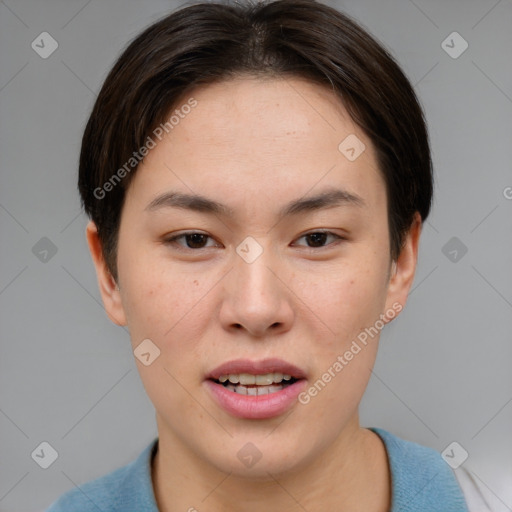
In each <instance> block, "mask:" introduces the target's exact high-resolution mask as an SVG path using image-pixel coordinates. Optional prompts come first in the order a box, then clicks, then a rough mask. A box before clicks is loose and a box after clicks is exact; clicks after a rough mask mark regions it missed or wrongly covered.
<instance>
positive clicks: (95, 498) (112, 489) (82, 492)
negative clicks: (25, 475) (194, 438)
mask: <svg viewBox="0 0 512 512" xmlns="http://www.w3.org/2000/svg"><path fill="white" fill-rule="evenodd" d="M157 442H158V440H157V439H155V440H153V441H152V442H151V443H150V444H149V445H148V446H147V447H146V448H145V449H144V450H143V451H142V453H141V454H140V455H139V456H138V457H137V459H136V460H134V461H132V462H131V463H130V464H127V465H126V466H123V467H121V468H118V469H116V470H115V471H112V472H111V473H108V474H107V475H104V476H102V477H100V478H96V479H95V480H91V481H89V482H86V483H85V484H83V485H80V486H76V487H75V488H73V489H71V490H70V491H68V492H66V493H65V494H63V495H62V496H61V497H60V498H59V499H58V500H57V501H56V502H54V503H53V504H52V505H51V506H50V508H48V509H47V510H46V512H89V511H91V512H97V511H98V510H101V511H103V512H115V511H121V510H127V508H126V507H127V506H133V507H136V508H134V509H133V510H135V509H136V510H137V511H138V512H142V511H147V512H153V511H157V510H158V509H157V508H156V503H155V501H154V494H153V489H152V483H151V459H152V456H153V452H154V450H155V449H156V445H157Z"/></svg>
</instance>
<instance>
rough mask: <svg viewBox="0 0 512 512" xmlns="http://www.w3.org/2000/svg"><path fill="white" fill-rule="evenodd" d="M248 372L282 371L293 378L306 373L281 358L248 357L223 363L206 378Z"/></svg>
mask: <svg viewBox="0 0 512 512" xmlns="http://www.w3.org/2000/svg"><path fill="white" fill-rule="evenodd" d="M241 373H248V374H251V375H265V374H269V373H282V374H283V375H290V376H291V377H293V378H294V379H297V380H299V379H304V378H305V377H306V373H305V372H304V371H303V370H301V369H300V368H299V367H297V366H295V365H293V364H291V363H288V362H286V361H283V360H282V359H263V360H261V361H251V360H249V359H237V360H234V361H228V362H227V363H223V364H221V365H220V366H218V367H217V368H215V369H214V370H212V371H211V372H210V373H209V374H208V375H207V376H206V378H207V379H212V380H218V379H219V378H220V377H222V376H223V375H239V374H241Z"/></svg>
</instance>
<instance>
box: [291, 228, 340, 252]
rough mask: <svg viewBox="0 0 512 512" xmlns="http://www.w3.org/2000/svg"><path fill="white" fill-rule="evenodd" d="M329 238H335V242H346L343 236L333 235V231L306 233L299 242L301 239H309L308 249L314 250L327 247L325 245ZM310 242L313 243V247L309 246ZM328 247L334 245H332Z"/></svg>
mask: <svg viewBox="0 0 512 512" xmlns="http://www.w3.org/2000/svg"><path fill="white" fill-rule="evenodd" d="M329 237H332V238H334V240H335V241H336V240H345V238H343V237H342V236H340V235H337V234H336V233H333V232H331V231H313V232H311V233H306V234H305V235H302V236H301V237H299V238H298V239H297V240H300V239H301V238H305V239H307V241H308V245H307V247H309V248H312V249H314V248H317V247H325V243H326V241H327V240H328V239H329ZM309 242H311V245H309ZM299 245H300V244H299ZM328 245H332V243H331V244H328Z"/></svg>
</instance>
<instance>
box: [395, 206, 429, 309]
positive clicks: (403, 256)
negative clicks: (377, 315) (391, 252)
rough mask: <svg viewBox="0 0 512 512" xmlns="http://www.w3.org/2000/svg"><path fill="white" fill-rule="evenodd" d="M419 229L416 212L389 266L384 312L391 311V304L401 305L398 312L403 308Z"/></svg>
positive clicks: (413, 262) (414, 265)
mask: <svg viewBox="0 0 512 512" xmlns="http://www.w3.org/2000/svg"><path fill="white" fill-rule="evenodd" d="M421 227H422V222H421V216H420V214H419V213H418V212H416V214H415V216H414V220H413V222H412V224H411V227H410V229H409V232H408V233H407V236H406V239H405V241H404V245H403V247H402V250H401V251H400V255H399V256H398V258H397V260H396V261H394V262H393V263H392V266H391V274H390V279H389V283H388V294H387V298H386V311H387V310H389V309H393V304H395V305H396V304H397V303H398V304H400V305H401V308H400V310H401V309H402V308H403V307H405V303H406V302H407V296H408V294H409V291H410V289H411V286H412V283H413V281H414V275H415V272H416V264H417V261H418V248H419V240H420V235H421Z"/></svg>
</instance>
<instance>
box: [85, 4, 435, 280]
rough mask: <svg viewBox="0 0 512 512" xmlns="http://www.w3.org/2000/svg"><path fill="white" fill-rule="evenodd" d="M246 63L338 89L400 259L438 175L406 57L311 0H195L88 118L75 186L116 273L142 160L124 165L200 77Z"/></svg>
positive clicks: (234, 71) (152, 35)
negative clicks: (364, 140)
mask: <svg viewBox="0 0 512 512" xmlns="http://www.w3.org/2000/svg"><path fill="white" fill-rule="evenodd" d="M246 74H249V75H253V76H262V75H265V76H296V77H301V78H306V79H308V80H310V81H312V82H314V83H317V84H320V85H322V86H324V87H328V88H330V89H331V90H333V91H334V92H335V93H336V94H337V95H338V96H339V98H340V100H341V101H342V103H343V105H344V106H345V108H346V109H347V110H348V112H349V114H350V115H351V117H352V118H353V120H354V121H355V122H356V123H357V124H358V125H359V126H360V127H361V128H362V129H363V131H364V132H365V133H366V134H367V135H368V137H369V138H370V140H371V141H372V143H373V145H374V146H375V149H376V154H377V157H378V164H379V169H380V171H381V172H382V175H383V177H384V180H385V183H386V192H387V198H388V224H389V233H390V247H391V258H392V259H393V260H396V259H397V258H398V256H399V254H400V251H401V248H402V246H403V242H404V240H405V235H406V234H407V232H408V230H409V228H410V227H411V223H412V221H413V217H414V214H415V212H419V213H420V215H421V218H422V220H425V218H426V217H427V216H428V214H429V211H430V207H431V202H432V193H433V175H432V162H431V156H430V147H429V140H428V132H427V128H426V123H425V119H424V116H423V112H422V109H421V107H420V104H419V102H418V99H417V97H416V95H415V93H414V91H413V88H412V86H411V84H410V82H409V81H408V79H407V78H406V77H405V75H404V73H403V72H402V71H401V69H400V67H399V66H398V64H397V63H396V62H395V60H394V59H393V58H392V57H391V56H390V54H389V53H388V52H387V51H386V50H385V49H384V48H383V47H382V45H381V44H379V43H378V42H377V41H376V40H375V39H374V38H373V37H372V36H370V35H369V34H368V33H367V32H366V30H364V29H363V28H362V27H361V26H360V25H359V24H357V23H356V22H355V21H353V20H352V19H350V18H349V17H348V16H346V15H344V14H342V13H340V12H339V11H337V10H335V9H333V8H331V7H328V6H326V5H323V4H320V3H317V2H316V1H315V0H277V1H273V2H256V3H251V2H247V3H246V4H245V5H242V4H240V3H238V2H237V3H232V2H230V1H229V0H228V1H226V2H224V3H220V2H219V3H212V2H205V3H197V4H194V5H189V6H187V7H184V8H181V9H179V10H177V11H176V12H173V13H172V14H170V15H168V16H166V17H165V18H163V19H161V20H159V21H157V22H156V23H154V24H152V25H151V26H149V27H148V28H147V29H145V30H144V31H143V32H142V33H141V34H140V35H138V36H137V37H136V38H135V39H134V40H133V41H132V42H131V43H130V44H129V45H128V47H127V48H126V49H125V50H124V52H123V53H122V54H121V56H120V57H119V58H118V60H117V62H116V63H115V64H114V66H113V68H112V70H111V71H110V73H109V74H108V76H107V78H106V80H105V82H104V84H103V87H102V88H101V91H100V93H99V95H98V98H97V100H96V103H95V105H94V108H93V110H92V113H91V116H90V118H89V120H88V123H87V126H86V128H85V132H84V135H83V140H82V148H81V154H80V168H79V180H78V186H79V191H80V195H81V199H82V205H83V207H84V209H85V212H86V213H87V214H88V215H89V217H90V218H92V220H93V221H94V222H95V224H96V226H97V228H98V234H99V238H100V241H101V243H102V247H103V255H104V257H105V261H106V263H107V265H108V268H109V270H110V272H111V273H112V275H113V276H114V278H116V279H117V266H116V253H117V237H118V232H119V224H120V218H121V211H122V207H123V203H124V198H125V192H126V190H127V187H128V186H129V184H130V181H131V179H132V178H133V176H134V174H135V172H136V170H137V165H136V164H137V163H138V162H135V161H132V163H133V166H132V167H133V170H131V172H120V171H121V168H122V166H123V165H125V164H126V162H128V161H129V160H130V158H133V154H134V152H136V151H137V150H138V149H139V148H141V147H144V144H145V141H146V140H147V137H148V136H149V134H150V133H151V132H152V130H153V129H154V128H155V127H156V126H158V125H159V124H163V123H165V122H166V119H167V117H168V116H169V112H170V111H171V110H172V109H173V108H175V106H176V105H177V101H178V100H179V99H180V98H183V97H184V94H186V93H187V92H188V91H190V90H192V88H194V87H195V86H198V85H202V84H211V83H214V82H218V81H222V80H227V79H229V78H232V77H237V76H240V75H246ZM340 142H341V141H340ZM128 170H130V169H128ZM125 171H126V165H125ZM116 173H117V174H116ZM114 178H115V179H118V180H119V185H118V186H115V185H117V183H116V182H113V181H112V180H113V179H114ZM121 178H122V179H121ZM107 183H110V186H105V185H106V184H107ZM99 191H101V192H99Z"/></svg>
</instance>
